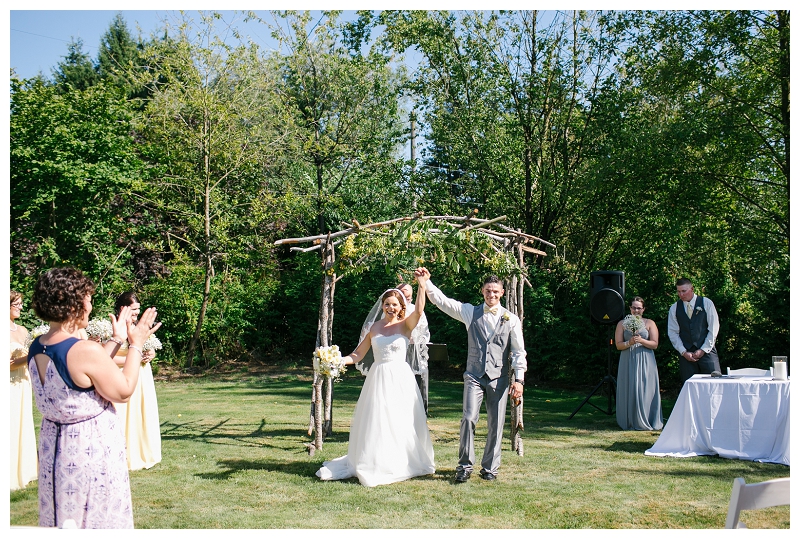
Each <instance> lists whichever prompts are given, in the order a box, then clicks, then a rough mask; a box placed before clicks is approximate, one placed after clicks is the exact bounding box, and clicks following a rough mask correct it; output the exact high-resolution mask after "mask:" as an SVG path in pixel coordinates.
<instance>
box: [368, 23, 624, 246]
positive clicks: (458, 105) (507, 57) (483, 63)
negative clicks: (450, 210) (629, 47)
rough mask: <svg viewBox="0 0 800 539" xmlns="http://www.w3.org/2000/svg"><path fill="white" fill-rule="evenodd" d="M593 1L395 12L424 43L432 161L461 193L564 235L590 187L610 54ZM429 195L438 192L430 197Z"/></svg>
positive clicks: (400, 28)
mask: <svg viewBox="0 0 800 539" xmlns="http://www.w3.org/2000/svg"><path fill="white" fill-rule="evenodd" d="M592 16H593V14H587V13H584V12H569V13H562V12H537V11H530V12H529V11H519V12H422V11H406V12H384V13H382V14H381V18H380V21H381V22H383V23H384V24H386V27H387V33H388V36H389V39H390V40H391V42H392V43H393V44H394V45H395V46H396V47H398V48H400V49H401V50H405V49H407V48H410V47H416V48H417V49H418V50H419V52H420V53H421V54H422V58H423V60H422V62H421V63H420V67H419V69H418V71H417V77H416V79H415V85H414V87H415V89H416V92H417V95H418V96H419V100H418V107H419V109H420V110H419V111H420V115H421V117H422V118H423V119H422V120H421V121H422V122H423V123H424V124H426V125H427V129H428V131H429V134H428V135H427V137H428V139H429V140H430V141H431V146H430V148H429V151H428V155H429V161H428V164H429V165H433V166H434V167H435V168H437V169H444V170H448V169H449V170H451V171H453V173H452V174H450V175H448V176H449V177H447V176H445V177H443V178H442V179H443V180H444V181H445V182H449V183H453V182H455V183H457V184H458V189H457V191H456V192H457V196H458V198H459V202H462V203H466V204H473V205H476V206H479V207H481V208H482V209H483V211H484V214H485V215H496V214H509V217H510V218H511V219H512V222H513V223H514V225H515V226H519V227H521V228H522V229H523V230H524V231H526V232H527V233H529V234H535V235H537V236H539V237H542V238H543V239H546V240H552V239H553V238H555V237H557V236H558V234H559V231H560V230H561V229H562V228H563V226H564V224H565V222H566V221H567V220H568V218H569V216H570V214H571V212H572V208H574V207H575V205H576V201H577V199H578V198H579V197H580V192H581V189H580V186H581V182H582V181H583V176H584V172H585V170H586V164H585V155H586V146H587V145H588V144H589V143H590V142H591V141H588V140H587V137H586V132H587V122H588V121H589V120H590V119H591V116H592V110H591V106H592V97H593V95H594V94H595V93H596V91H597V84H598V81H599V80H600V75H601V74H602V72H603V70H604V69H605V68H606V66H607V64H608V63H609V61H610V58H609V54H608V51H607V50H604V49H603V48H602V46H600V45H599V43H600V41H599V40H597V39H595V38H596V36H595V35H593V34H592V32H593V31H594V30H595V29H596V25H594V22H593V20H592ZM425 198H428V197H425Z"/></svg>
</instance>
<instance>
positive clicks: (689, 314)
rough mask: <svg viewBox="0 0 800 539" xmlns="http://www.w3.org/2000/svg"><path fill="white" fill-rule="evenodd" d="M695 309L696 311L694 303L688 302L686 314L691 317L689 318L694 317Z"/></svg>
mask: <svg viewBox="0 0 800 539" xmlns="http://www.w3.org/2000/svg"><path fill="white" fill-rule="evenodd" d="M693 311H694V309H692V304H691V303H687V304H686V316H688V317H689V320H691V319H692V312H693Z"/></svg>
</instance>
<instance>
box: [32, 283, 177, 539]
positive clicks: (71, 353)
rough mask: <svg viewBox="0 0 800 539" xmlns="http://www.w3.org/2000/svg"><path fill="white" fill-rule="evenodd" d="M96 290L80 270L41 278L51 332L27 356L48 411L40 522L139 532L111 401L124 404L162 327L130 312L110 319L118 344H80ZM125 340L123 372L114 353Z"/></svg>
mask: <svg viewBox="0 0 800 539" xmlns="http://www.w3.org/2000/svg"><path fill="white" fill-rule="evenodd" d="M94 291H95V286H94V283H92V281H91V280H89V279H88V278H86V277H85V276H84V275H83V274H82V273H81V272H79V271H78V270H75V269H72V268H55V269H51V270H48V271H47V272H45V273H43V274H42V275H41V276H40V277H39V280H38V282H37V283H36V287H35V289H34V293H33V308H34V311H35V312H36V314H37V315H38V316H39V318H41V319H42V320H44V321H46V322H49V323H50V330H49V331H48V332H47V333H45V334H44V335H42V336H41V337H37V338H36V340H34V341H33V343H32V344H31V346H30V350H29V352H28V366H29V368H30V373H31V379H32V384H33V393H34V396H35V398H36V406H37V407H38V408H39V411H40V412H41V413H42V427H41V431H40V439H39V457H40V462H39V525H40V526H45V527H53V526H55V527H59V526H60V525H63V524H64V523H65V522H66V521H67V520H70V519H71V520H73V521H75V523H76V524H77V527H79V528H133V508H132V505H131V491H130V483H129V479H128V467H127V462H126V458H125V438H124V436H123V433H122V428H121V422H120V421H119V419H118V418H117V416H116V411H115V409H114V406H112V404H111V403H112V402H125V401H127V400H128V398H129V397H130V396H131V394H132V393H133V391H134V389H135V388H136V383H137V382H138V380H139V365H140V363H141V356H142V345H143V344H144V342H145V341H146V340H147V338H148V337H149V336H150V335H152V334H153V333H154V332H155V331H156V330H157V329H158V328H159V327H160V326H161V323H157V324H156V323H155V319H156V310H155V309H154V308H150V309H147V310H146V311H145V312H144V313H143V314H142V316H141V317H140V321H139V323H138V324H136V325H133V324H132V323H131V321H130V309H129V308H127V307H125V308H123V309H122V310H121V312H120V314H119V317H115V316H113V315H112V316H111V317H110V318H111V325H112V330H113V337H112V340H110V341H108V342H107V343H105V344H104V345H101V344H99V343H97V342H94V341H91V340H82V339H81V338H80V337H79V330H80V329H82V328H85V327H86V326H87V325H88V323H89V314H90V313H91V311H92V294H94ZM125 340H127V341H128V343H129V352H128V356H127V360H126V361H125V366H124V367H123V368H122V369H121V370H120V369H119V368H118V367H117V365H116V363H114V361H113V359H111V358H112V356H114V354H115V353H116V351H117V349H118V348H119V344H118V343H120V342H123V341H125Z"/></svg>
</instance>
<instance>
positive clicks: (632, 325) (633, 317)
mask: <svg viewBox="0 0 800 539" xmlns="http://www.w3.org/2000/svg"><path fill="white" fill-rule="evenodd" d="M622 327H624V328H625V329H627V330H628V331H630V332H631V334H633V335H638V334H639V330H640V329H642V328H643V327H644V320H642V317H641V316H639V315H638V314H629V315H627V316H626V317H625V318H624V319H623V320H622ZM634 346H638V345H636V344H634Z"/></svg>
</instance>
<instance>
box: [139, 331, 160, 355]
mask: <svg viewBox="0 0 800 539" xmlns="http://www.w3.org/2000/svg"><path fill="white" fill-rule="evenodd" d="M161 348H163V346H162V345H161V341H160V340H159V339H158V337H156V334H155V333H153V334H152V335H150V336H149V337H148V338H147V340H146V341H144V344H143V345H142V350H153V351H155V350H161Z"/></svg>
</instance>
